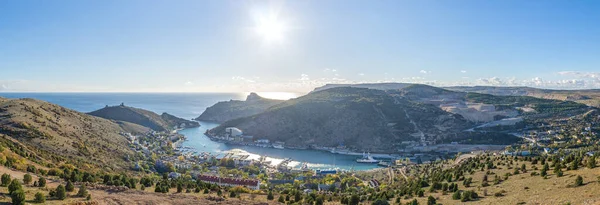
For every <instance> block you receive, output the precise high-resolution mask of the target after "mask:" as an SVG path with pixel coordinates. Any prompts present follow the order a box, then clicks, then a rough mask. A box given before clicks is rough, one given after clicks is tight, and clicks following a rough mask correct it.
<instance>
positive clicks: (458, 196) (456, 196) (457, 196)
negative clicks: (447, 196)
mask: <svg viewBox="0 0 600 205" xmlns="http://www.w3.org/2000/svg"><path fill="white" fill-rule="evenodd" d="M460 197H461V196H460V191H459V190H456V191H455V192H454V194H452V199H454V200H459V199H460Z"/></svg>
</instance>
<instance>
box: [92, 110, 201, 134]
mask: <svg viewBox="0 0 600 205" xmlns="http://www.w3.org/2000/svg"><path fill="white" fill-rule="evenodd" d="M88 114H90V115H93V116H97V117H101V118H105V119H109V120H115V121H124V122H129V123H133V124H138V125H141V126H144V127H148V128H150V129H152V130H155V131H167V130H172V129H173V128H187V127H198V126H200V124H199V123H198V122H194V121H190V120H186V119H182V118H178V117H175V116H173V115H170V114H168V113H163V114H162V115H158V114H156V113H154V112H151V111H148V110H144V109H139V108H134V107H128V106H124V105H119V106H106V107H104V108H102V109H99V110H96V111H93V112H90V113H88Z"/></svg>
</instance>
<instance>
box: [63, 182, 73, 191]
mask: <svg viewBox="0 0 600 205" xmlns="http://www.w3.org/2000/svg"><path fill="white" fill-rule="evenodd" d="M65 190H67V191H68V192H72V191H73V190H75V186H74V185H73V183H72V182H71V181H67V186H66V187H65Z"/></svg>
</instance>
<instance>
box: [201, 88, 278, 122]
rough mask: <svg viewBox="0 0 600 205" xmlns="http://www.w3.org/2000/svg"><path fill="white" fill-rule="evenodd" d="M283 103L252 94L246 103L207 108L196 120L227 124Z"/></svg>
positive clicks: (221, 104)
mask: <svg viewBox="0 0 600 205" xmlns="http://www.w3.org/2000/svg"><path fill="white" fill-rule="evenodd" d="M282 102H283V100H273V99H267V98H263V97H261V96H259V95H258V94H256V93H250V94H249V95H248V97H246V100H245V101H241V100H230V101H223V102H218V103H217V104H214V105H213V106H210V107H208V108H206V110H205V111H204V112H203V113H202V114H201V115H200V116H198V117H197V118H196V119H195V120H199V121H212V122H225V121H228V120H233V119H237V118H242V117H248V116H252V115H255V114H258V113H261V112H264V111H265V110H267V109H268V108H270V107H272V106H274V105H277V104H279V103H282Z"/></svg>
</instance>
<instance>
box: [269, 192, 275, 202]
mask: <svg viewBox="0 0 600 205" xmlns="http://www.w3.org/2000/svg"><path fill="white" fill-rule="evenodd" d="M273 199H275V197H274V196H273V192H272V191H269V194H267V200H269V201H270V200H273Z"/></svg>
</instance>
